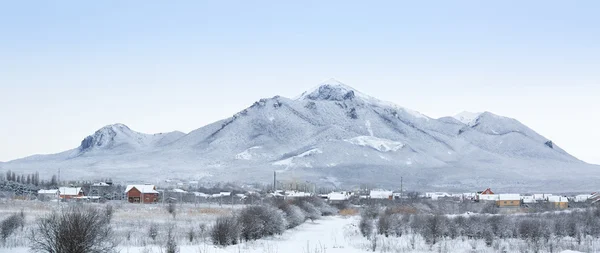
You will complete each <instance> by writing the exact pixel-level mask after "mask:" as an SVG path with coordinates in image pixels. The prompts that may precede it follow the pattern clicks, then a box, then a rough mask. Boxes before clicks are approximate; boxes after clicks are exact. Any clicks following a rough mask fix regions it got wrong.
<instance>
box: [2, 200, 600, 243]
mask: <svg viewBox="0 0 600 253" xmlns="http://www.w3.org/2000/svg"><path fill="white" fill-rule="evenodd" d="M109 206H110V207H111V208H110V209H111V211H110V213H111V214H110V217H111V218H110V228H111V230H112V238H114V240H115V243H117V244H118V246H117V247H116V248H115V250H116V251H120V252H131V253H153V252H156V253H159V252H160V253H163V252H180V253H190V252H194V253H196V252H198V253H200V252H202V253H211V252H214V253H232V252H249V253H255V252H268V253H271V252H272V253H277V252H286V253H287V252H290V253H296V252H298V253H312V252H314V253H326V252H349V253H354V252H562V251H566V250H576V251H581V252H597V251H599V250H600V247H599V246H597V245H600V240H599V239H598V238H599V237H600V210H599V209H596V208H581V209H572V210H568V211H556V212H543V213H521V214H485V213H471V212H468V213H462V214H443V213H441V212H440V210H442V209H436V207H433V208H432V207H431V206H428V205H423V204H422V203H413V204H407V203H405V204H402V205H400V204H398V205H388V206H387V207H386V206H382V205H378V204H376V203H370V204H368V205H364V206H354V205H349V204H342V205H339V206H338V209H339V211H338V209H335V208H332V207H330V206H329V205H327V204H326V203H325V202H323V201H322V200H320V199H316V198H310V199H309V198H307V199H303V200H294V201H284V200H280V199H272V200H270V201H265V205H262V206H261V205H258V206H257V205H254V206H252V205H250V206H245V205H224V206H215V205H211V206H210V207H209V205H207V204H201V205H195V204H170V205H169V204H165V205H162V204H152V205H141V204H130V203H123V202H112V203H111V202H109V203H107V204H99V203H60V204H58V203H48V202H39V201H19V200H8V201H3V202H1V207H0V219H1V220H2V223H3V226H2V227H3V228H2V229H4V226H5V224H4V221H11V222H9V223H10V224H12V225H11V226H10V227H12V228H13V231H12V232H11V234H9V235H8V236H6V238H5V239H3V240H2V247H0V252H15V253H22V252H23V253H24V252H30V251H29V250H30V246H31V241H30V238H29V234H30V233H31V232H32V231H34V230H35V229H36V225H37V224H38V222H39V219H40V218H42V217H48V215H50V214H52V213H53V212H57V211H58V212H64V211H68V210H73V209H78V208H83V210H92V209H94V210H101V211H102V212H107V211H105V210H108V209H109V208H107V207H109ZM444 206H445V205H444ZM415 207H416V208H415ZM85 208H88V209H85ZM89 208H92V209H89ZM171 209H172V210H171ZM450 209H452V208H450ZM450 209H448V210H450ZM483 209H485V208H483ZM21 211H23V212H22V214H21ZM484 211H490V210H487V209H486V210H484ZM492 211H493V210H492ZM453 213H454V212H453ZM492 213H493V212H492ZM322 215H333V216H329V217H322ZM19 217H23V222H22V223H20V222H19V219H20V218H19ZM223 219H232V220H231V221H232V223H231V225H232V226H229V227H228V226H224V228H225V229H224V230H222V231H224V233H221V234H219V233H217V232H218V231H219V230H218V229H217V227H218V226H217V225H218V224H219V222H218V221H219V220H221V221H222V220H223ZM219 235H222V236H223V237H222V238H220V237H219ZM223 238H225V239H223ZM169 248H171V250H175V251H171V250H169ZM36 252H43V251H36ZM65 252H66V251H65ZM90 252H91V251H90Z"/></svg>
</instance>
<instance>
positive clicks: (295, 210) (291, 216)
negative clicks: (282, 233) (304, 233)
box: [281, 205, 306, 228]
mask: <svg viewBox="0 0 600 253" xmlns="http://www.w3.org/2000/svg"><path fill="white" fill-rule="evenodd" d="M281 210H282V211H283V212H284V213H285V219H286V220H287V227H288V228H294V227H297V226H299V225H300V224H302V223H304V221H306V216H305V215H304V212H302V209H300V207H298V206H296V205H286V206H283V207H281Z"/></svg>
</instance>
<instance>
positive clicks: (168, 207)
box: [167, 202, 177, 219]
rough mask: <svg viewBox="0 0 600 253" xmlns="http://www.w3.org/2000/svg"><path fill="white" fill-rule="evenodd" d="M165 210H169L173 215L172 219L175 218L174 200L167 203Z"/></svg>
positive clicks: (175, 207)
mask: <svg viewBox="0 0 600 253" xmlns="http://www.w3.org/2000/svg"><path fill="white" fill-rule="evenodd" d="M167 212H169V213H170V214H171V215H173V219H175V215H176V214H177V206H176V205H175V203H174V202H170V203H169V204H168V205H167Z"/></svg>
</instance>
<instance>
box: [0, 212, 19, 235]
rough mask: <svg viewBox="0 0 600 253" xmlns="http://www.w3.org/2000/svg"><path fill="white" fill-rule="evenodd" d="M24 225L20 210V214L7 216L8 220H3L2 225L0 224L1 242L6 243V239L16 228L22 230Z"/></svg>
mask: <svg viewBox="0 0 600 253" xmlns="http://www.w3.org/2000/svg"><path fill="white" fill-rule="evenodd" d="M24 225H25V214H24V213H23V211H22V210H21V213H16V214H13V215H11V216H8V218H6V219H4V220H3V221H2V223H0V237H2V241H3V242H6V239H7V238H8V237H9V236H10V235H12V234H13V233H14V231H15V230H17V228H19V227H21V228H22V227H23V226H24Z"/></svg>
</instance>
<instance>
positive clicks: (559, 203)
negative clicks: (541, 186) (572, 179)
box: [548, 196, 569, 209]
mask: <svg viewBox="0 0 600 253" xmlns="http://www.w3.org/2000/svg"><path fill="white" fill-rule="evenodd" d="M548 202H549V203H552V204H553V205H554V207H556V208H560V209H566V208H568V207H569V200H568V199H567V197H563V196H550V197H548Z"/></svg>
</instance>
